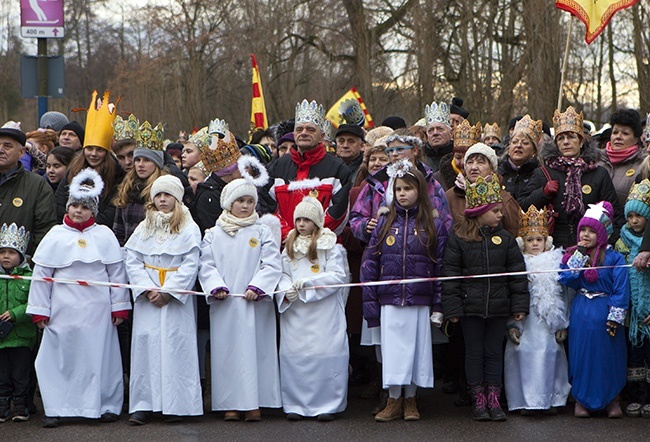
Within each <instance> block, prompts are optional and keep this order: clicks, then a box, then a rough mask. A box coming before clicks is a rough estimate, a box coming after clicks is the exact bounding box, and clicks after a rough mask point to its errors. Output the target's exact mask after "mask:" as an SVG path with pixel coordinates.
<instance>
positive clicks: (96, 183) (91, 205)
mask: <svg viewBox="0 0 650 442" xmlns="http://www.w3.org/2000/svg"><path fill="white" fill-rule="evenodd" d="M102 190H104V181H102V177H101V176H99V174H98V173H97V172H96V171H95V170H94V169H91V168H90V167H89V168H87V169H84V170H82V171H81V172H79V173H78V174H76V175H75V176H74V178H72V182H71V183H70V195H69V196H68V202H67V203H66V205H65V210H66V212H67V211H68V208H69V207H70V206H71V205H72V204H81V205H83V206H85V207H87V208H88V209H90V210H91V211H92V212H93V216H97V213H98V212H99V196H100V195H101V194H102Z"/></svg>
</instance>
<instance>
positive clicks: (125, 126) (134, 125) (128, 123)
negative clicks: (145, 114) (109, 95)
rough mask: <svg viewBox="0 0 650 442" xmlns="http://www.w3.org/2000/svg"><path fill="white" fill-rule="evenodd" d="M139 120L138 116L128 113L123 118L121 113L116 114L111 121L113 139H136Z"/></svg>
mask: <svg viewBox="0 0 650 442" xmlns="http://www.w3.org/2000/svg"><path fill="white" fill-rule="evenodd" d="M139 128H140V122H139V121H138V118H137V117H136V116H135V115H133V114H130V115H129V116H128V118H127V119H126V120H125V119H124V118H122V116H121V115H117V116H116V117H115V120H114V121H113V140H115V141H120V140H126V139H129V138H130V139H134V140H135V139H136V138H137V137H138V129H139Z"/></svg>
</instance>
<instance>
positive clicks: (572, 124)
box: [553, 106, 584, 137]
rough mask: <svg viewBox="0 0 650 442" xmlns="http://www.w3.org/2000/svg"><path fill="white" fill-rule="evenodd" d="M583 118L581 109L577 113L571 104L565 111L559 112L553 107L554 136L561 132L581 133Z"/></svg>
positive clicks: (582, 131)
mask: <svg viewBox="0 0 650 442" xmlns="http://www.w3.org/2000/svg"><path fill="white" fill-rule="evenodd" d="M583 120H584V115H583V114H582V111H580V113H577V112H576V110H575V109H574V108H573V106H569V107H568V108H567V110H566V111H565V112H560V111H558V110H557V109H555V113H554V114H553V127H554V128H555V136H556V137H557V136H558V135H559V134H561V133H563V132H575V133H577V134H580V135H582V134H583V133H584V129H583V127H582V122H583Z"/></svg>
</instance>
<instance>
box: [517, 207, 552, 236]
mask: <svg viewBox="0 0 650 442" xmlns="http://www.w3.org/2000/svg"><path fill="white" fill-rule="evenodd" d="M550 217H551V212H549V211H548V210H547V209H546V207H544V208H543V209H537V207H535V206H533V205H532V204H531V206H530V207H529V208H528V210H527V211H526V212H524V211H523V210H521V211H520V213H519V230H518V235H519V236H521V237H522V238H523V237H525V236H530V235H542V236H543V237H547V236H548V235H549V232H548V221H549V219H550Z"/></svg>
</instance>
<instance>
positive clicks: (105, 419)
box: [99, 411, 120, 424]
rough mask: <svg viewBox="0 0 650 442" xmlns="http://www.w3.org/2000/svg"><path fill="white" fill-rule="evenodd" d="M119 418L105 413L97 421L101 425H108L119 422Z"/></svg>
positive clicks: (113, 414)
mask: <svg viewBox="0 0 650 442" xmlns="http://www.w3.org/2000/svg"><path fill="white" fill-rule="evenodd" d="M119 418H120V417H119V416H118V415H117V414H115V413H111V412H110V411H109V412H107V413H104V414H102V417H100V418H99V421H100V422H101V423H103V424H110V423H112V422H117V421H118V420H119Z"/></svg>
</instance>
